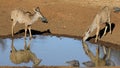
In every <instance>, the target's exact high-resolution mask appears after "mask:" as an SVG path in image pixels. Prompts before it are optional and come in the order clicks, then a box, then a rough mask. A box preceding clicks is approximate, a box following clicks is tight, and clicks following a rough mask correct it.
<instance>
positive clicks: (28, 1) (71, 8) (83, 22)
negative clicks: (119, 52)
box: [0, 0, 120, 47]
mask: <svg viewBox="0 0 120 68" xmlns="http://www.w3.org/2000/svg"><path fill="white" fill-rule="evenodd" d="M119 3H120V1H119V0H114V1H113V0H0V37H1V38H2V37H7V36H8V35H10V36H11V25H12V22H11V20H10V13H11V11H12V10H13V9H17V8H20V9H24V10H29V11H31V12H32V11H33V10H32V9H33V8H35V7H37V6H39V7H40V9H41V12H42V13H43V15H44V16H45V17H46V18H47V19H48V23H47V24H44V23H42V22H41V21H37V22H36V23H35V24H33V25H32V29H33V30H36V31H45V30H47V29H49V30H50V31H51V33H52V34H57V35H64V36H76V37H78V38H81V37H83V34H84V32H85V31H86V30H87V29H88V27H89V25H90V24H91V23H92V21H93V19H94V16H95V14H96V13H97V12H98V11H99V10H100V9H101V7H103V6H106V5H107V6H109V7H111V10H112V7H115V6H118V7H120V4H119ZM119 20H120V14H119V13H117V14H116V13H114V12H112V13H111V22H112V23H114V25H115V27H114V29H113V32H112V34H109V33H107V35H106V36H104V37H102V38H101V41H99V42H100V43H101V44H105V45H107V46H109V45H111V44H114V46H116V47H117V46H120V29H119V27H120V24H119V22H120V21H119ZM22 29H24V24H17V25H16V26H15V33H17V32H19V31H20V30H22ZM94 35H95V34H94V33H93V34H92V36H94ZM93 40H94V39H91V40H90V41H91V42H93Z"/></svg>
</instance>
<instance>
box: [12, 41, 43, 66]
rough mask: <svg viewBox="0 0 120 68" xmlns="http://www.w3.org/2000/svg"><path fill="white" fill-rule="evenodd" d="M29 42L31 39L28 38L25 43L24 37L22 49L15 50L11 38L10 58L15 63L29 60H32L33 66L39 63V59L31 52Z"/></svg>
mask: <svg viewBox="0 0 120 68" xmlns="http://www.w3.org/2000/svg"><path fill="white" fill-rule="evenodd" d="M30 44H31V40H29V43H28V45H27V43H26V40H25V39H24V49H21V50H17V49H16V48H15V47H14V39H12V44H11V49H12V50H11V53H10V60H11V61H12V62H13V63H15V64H20V63H28V62H29V61H32V62H33V66H37V65H39V63H40V62H41V60H40V59H38V58H37V57H36V55H35V54H34V53H33V52H31V50H30Z"/></svg>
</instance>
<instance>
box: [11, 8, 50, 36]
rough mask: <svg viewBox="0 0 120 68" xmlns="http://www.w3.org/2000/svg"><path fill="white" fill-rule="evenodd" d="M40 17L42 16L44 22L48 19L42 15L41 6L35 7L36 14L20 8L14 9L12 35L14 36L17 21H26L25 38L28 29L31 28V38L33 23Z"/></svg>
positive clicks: (12, 13)
mask: <svg viewBox="0 0 120 68" xmlns="http://www.w3.org/2000/svg"><path fill="white" fill-rule="evenodd" d="M39 18H41V20H42V22H44V23H47V22H48V21H47V19H46V18H45V17H44V16H43V15H42V13H41V12H40V9H39V7H37V8H35V9H34V14H32V13H30V12H29V11H27V12H25V11H23V10H20V9H16V10H13V11H12V12H11V20H12V21H13V23H12V37H13V36H14V27H15V25H16V23H20V24H21V23H24V24H25V38H26V32H27V29H29V33H30V38H32V34H31V25H32V24H33V23H35V22H36V21H37V20H38V19H39Z"/></svg>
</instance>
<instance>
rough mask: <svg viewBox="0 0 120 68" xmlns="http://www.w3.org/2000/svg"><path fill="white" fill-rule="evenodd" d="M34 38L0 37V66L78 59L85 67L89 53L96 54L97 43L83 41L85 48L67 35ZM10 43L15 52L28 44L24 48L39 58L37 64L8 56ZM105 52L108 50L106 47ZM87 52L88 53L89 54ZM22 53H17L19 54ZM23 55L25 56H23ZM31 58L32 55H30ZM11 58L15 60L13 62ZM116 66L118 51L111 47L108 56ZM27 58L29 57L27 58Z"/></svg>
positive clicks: (61, 63)
mask: <svg viewBox="0 0 120 68" xmlns="http://www.w3.org/2000/svg"><path fill="white" fill-rule="evenodd" d="M34 37H35V38H33V39H31V40H30V39H29V38H28V37H27V38H26V40H25V39H24V38H16V39H11V38H6V39H0V66H33V65H34V64H35V63H36V65H38V66H41V65H46V66H69V65H70V64H68V63H66V62H67V61H72V60H78V61H79V63H80V66H81V67H86V65H84V64H83V63H85V62H87V61H92V59H91V56H90V54H92V55H94V56H96V55H97V53H96V51H97V49H96V48H98V45H96V44H91V43H89V42H85V44H87V46H88V47H87V48H86V49H87V50H85V49H84V47H85V46H86V45H83V43H82V41H81V40H78V39H75V38H68V37H57V36H50V35H48V36H41V35H36V36H34ZM12 45H13V46H14V48H15V49H16V52H19V51H25V49H24V45H27V46H30V48H28V49H27V48H26V50H28V51H29V52H30V53H32V54H33V55H34V57H35V58H36V60H37V59H39V60H41V62H40V63H38V64H37V62H35V60H31V59H30V61H28V62H25V61H24V60H25V58H24V59H23V60H22V61H20V62H19V61H18V62H19V63H15V62H17V60H16V59H15V58H16V57H12V59H11V58H10V55H11V53H12V52H13V51H12ZM98 49H99V58H98V59H103V57H104V52H103V47H101V46H100V47H99V48H98ZM106 49H107V52H108V48H106ZM87 53H90V54H89V55H88V54H87ZM21 54H22V53H20V54H18V55H19V56H21ZM23 57H26V55H25V56H23ZM32 58H33V57H32ZM13 59H15V60H16V61H14V62H13ZM109 59H110V60H111V61H112V62H113V63H114V64H115V65H116V66H119V65H120V52H119V51H116V50H113V49H111V52H110V58H109ZM28 60H29V59H28Z"/></svg>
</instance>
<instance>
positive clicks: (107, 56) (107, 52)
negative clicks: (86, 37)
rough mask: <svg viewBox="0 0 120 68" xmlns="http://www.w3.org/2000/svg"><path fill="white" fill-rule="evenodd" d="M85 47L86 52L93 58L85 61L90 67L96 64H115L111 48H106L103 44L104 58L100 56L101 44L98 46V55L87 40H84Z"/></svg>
mask: <svg viewBox="0 0 120 68" xmlns="http://www.w3.org/2000/svg"><path fill="white" fill-rule="evenodd" d="M82 45H83V49H84V51H85V53H86V54H87V55H88V57H89V58H90V59H91V61H87V62H83V64H84V65H86V66H88V67H95V66H115V64H114V62H113V61H112V60H110V52H111V49H110V48H108V49H106V48H105V47H104V46H103V52H104V56H103V57H102V58H100V57H99V55H100V52H99V46H98V47H97V48H96V55H94V54H93V53H92V52H91V51H90V49H89V47H88V45H87V43H86V42H84V41H82Z"/></svg>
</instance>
